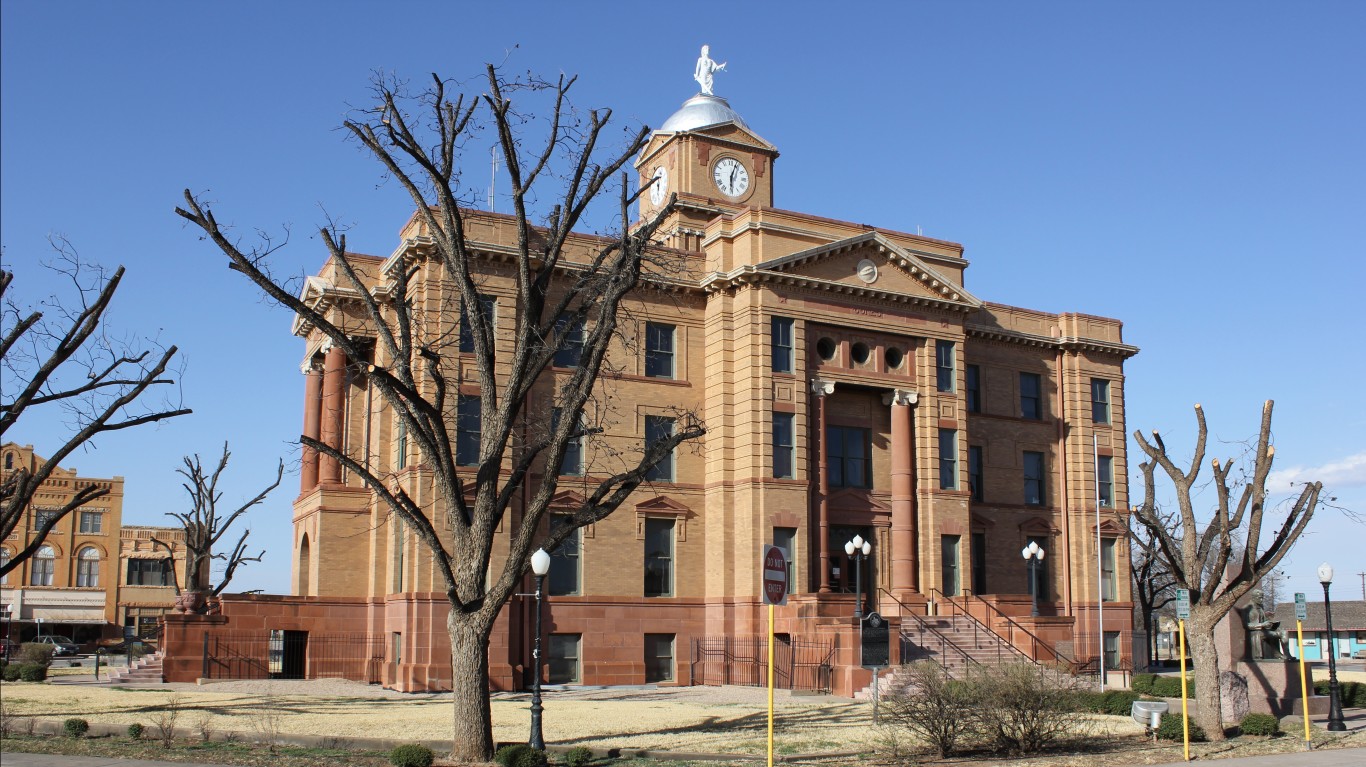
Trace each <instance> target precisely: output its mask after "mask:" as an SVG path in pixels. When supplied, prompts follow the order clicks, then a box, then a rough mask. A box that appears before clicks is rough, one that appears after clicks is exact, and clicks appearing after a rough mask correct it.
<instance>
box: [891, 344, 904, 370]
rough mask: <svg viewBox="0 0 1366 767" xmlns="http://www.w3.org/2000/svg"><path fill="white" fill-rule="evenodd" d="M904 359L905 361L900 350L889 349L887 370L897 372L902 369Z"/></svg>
mask: <svg viewBox="0 0 1366 767" xmlns="http://www.w3.org/2000/svg"><path fill="white" fill-rule="evenodd" d="M903 359H905V357H904V356H903V355H902V353H901V350H900V349H895V348H893V349H888V350H887V369H888V370H896V369H898V368H900V367H901V362H902V360H903Z"/></svg>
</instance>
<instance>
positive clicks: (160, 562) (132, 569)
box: [128, 559, 171, 586]
mask: <svg viewBox="0 0 1366 767" xmlns="http://www.w3.org/2000/svg"><path fill="white" fill-rule="evenodd" d="M128 585H129V586H170V585H171V568H170V566H169V565H168V564H167V562H166V560H164V559H130V560H128Z"/></svg>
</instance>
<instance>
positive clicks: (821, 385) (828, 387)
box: [811, 378, 835, 397]
mask: <svg viewBox="0 0 1366 767" xmlns="http://www.w3.org/2000/svg"><path fill="white" fill-rule="evenodd" d="M811 393H812V394H814V395H816V396H817V397H824V396H825V395H827V394H834V393H835V382H834V381H829V380H826V379H824V378H813V379H811Z"/></svg>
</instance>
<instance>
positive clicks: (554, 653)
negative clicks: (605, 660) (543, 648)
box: [546, 634, 582, 684]
mask: <svg viewBox="0 0 1366 767" xmlns="http://www.w3.org/2000/svg"><path fill="white" fill-rule="evenodd" d="M581 636H582V635H580V634H551V635H550V646H549V647H548V648H547V650H548V652H546V672H547V673H546V681H547V682H549V683H550V684H574V683H575V682H578V681H579V643H580V640H581Z"/></svg>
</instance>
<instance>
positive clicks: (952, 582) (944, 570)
mask: <svg viewBox="0 0 1366 767" xmlns="http://www.w3.org/2000/svg"><path fill="white" fill-rule="evenodd" d="M959 538H960V536H957V535H941V536H939V551H940V555H941V557H940V565H941V567H940V576H941V585H940V590H941V591H943V592H944V596H946V597H956V596H958V589H959V588H960V585H959V580H958V543H959Z"/></svg>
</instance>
